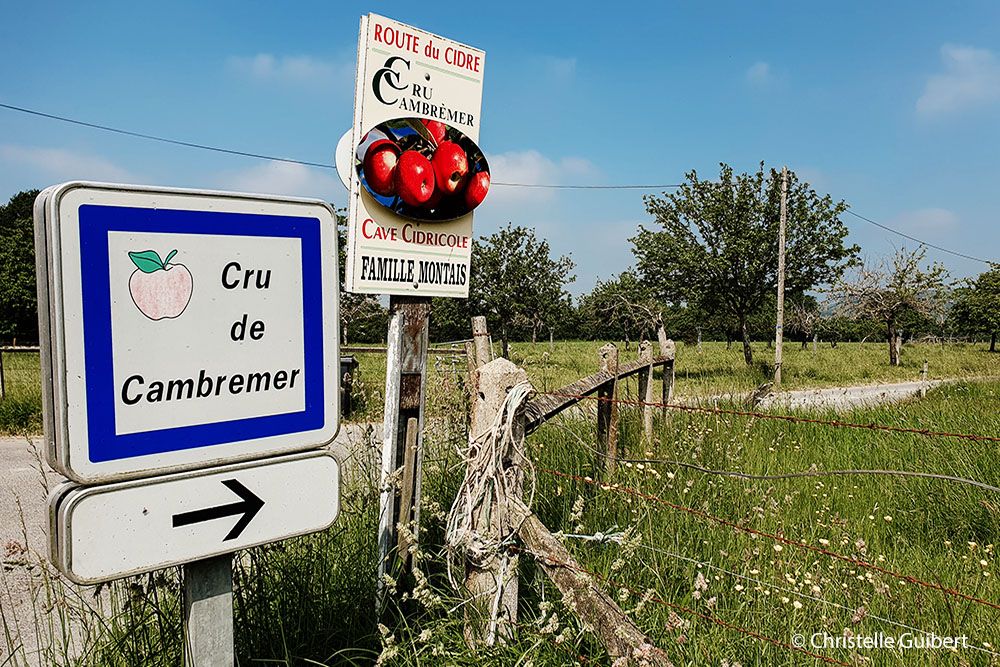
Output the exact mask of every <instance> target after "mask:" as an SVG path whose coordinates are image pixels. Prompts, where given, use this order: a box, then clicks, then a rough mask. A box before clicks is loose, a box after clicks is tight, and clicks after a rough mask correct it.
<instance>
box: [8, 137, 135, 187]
mask: <svg viewBox="0 0 1000 667" xmlns="http://www.w3.org/2000/svg"><path fill="white" fill-rule="evenodd" d="M0 161H2V162H7V163H9V164H11V165H13V166H17V167H20V168H25V167H26V168H28V169H31V170H34V171H36V172H38V174H39V176H40V177H42V178H45V179H47V180H52V181H68V180H77V179H79V180H90V181H114V182H118V183H122V182H128V181H132V180H134V178H133V177H132V176H131V175H130V174H129V172H128V171H126V170H125V169H123V168H121V167H119V166H117V165H116V164H114V163H112V162H111V161H109V160H107V159H105V158H102V157H100V156H97V155H88V154H86V153H77V152H75V151H70V150H66V149H63V148H43V147H40V146H16V145H13V144H0Z"/></svg>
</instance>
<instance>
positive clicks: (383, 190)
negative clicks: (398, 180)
mask: <svg viewBox="0 0 1000 667" xmlns="http://www.w3.org/2000/svg"><path fill="white" fill-rule="evenodd" d="M398 161H399V146H397V145H396V144H394V143H393V142H391V141H389V140H388V139H379V140H378V141H375V142H372V145H371V146H369V147H368V150H367V151H365V159H364V162H363V164H362V166H363V168H364V171H365V180H366V181H367V182H368V187H370V188H371V189H372V190H373V191H375V192H376V193H378V194H380V195H385V196H390V195H394V194H396V184H395V180H394V178H393V177H394V176H395V172H396V163H397V162H398Z"/></svg>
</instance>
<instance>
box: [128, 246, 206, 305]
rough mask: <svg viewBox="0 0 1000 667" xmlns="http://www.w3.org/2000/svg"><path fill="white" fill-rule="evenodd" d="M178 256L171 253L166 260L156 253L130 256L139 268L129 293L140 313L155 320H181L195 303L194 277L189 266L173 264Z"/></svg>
mask: <svg viewBox="0 0 1000 667" xmlns="http://www.w3.org/2000/svg"><path fill="white" fill-rule="evenodd" d="M176 254H177V251H176V250H171V251H170V253H169V254H168V255H167V258H166V259H162V260H161V259H160V255H159V254H158V253H157V252H156V251H155V250H144V251H142V252H130V253H129V254H128V256H129V259H131V260H132V263H133V264H135V267H136V268H135V271H133V272H132V275H131V276H129V279H128V292H129V294H130V295H131V296H132V302H133V303H134V304H135V307H136V308H138V309H139V312H140V313H142V314H143V315H145V316H146V317H148V318H149V319H151V320H153V321H156V320H165V319H167V320H169V319H173V318H175V317H179V316H180V314H181V313H183V312H184V310H185V309H186V308H187V306H188V304H189V303H190V302H191V295H192V293H193V292H194V278H193V277H192V276H191V272H190V271H188V269H187V267H186V266H184V265H183V264H174V263H172V262H171V261H170V260H172V259H173V258H174V255H176Z"/></svg>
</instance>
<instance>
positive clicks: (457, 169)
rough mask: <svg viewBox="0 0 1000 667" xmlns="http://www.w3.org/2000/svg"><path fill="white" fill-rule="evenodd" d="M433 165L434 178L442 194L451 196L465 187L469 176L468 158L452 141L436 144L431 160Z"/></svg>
mask: <svg viewBox="0 0 1000 667" xmlns="http://www.w3.org/2000/svg"><path fill="white" fill-rule="evenodd" d="M431 164H433V165H434V178H435V182H436V183H437V187H439V188H440V189H441V190H442V192H443V193H444V194H446V195H453V194H455V193H456V192H458V191H459V190H460V189H461V188H462V187H464V186H465V179H466V177H467V176H468V175H469V158H468V156H467V155H466V154H465V150H463V149H462V147H461V146H459V145H458V144H456V143H455V142H454V141H444V142H442V143H440V144H438V147H437V150H435V151H434V157H433V158H431Z"/></svg>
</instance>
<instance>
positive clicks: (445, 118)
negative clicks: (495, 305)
mask: <svg viewBox="0 0 1000 667" xmlns="http://www.w3.org/2000/svg"><path fill="white" fill-rule="evenodd" d="M485 59H486V54H485V53H484V52H483V51H480V50H478V49H474V48H472V47H469V46H466V45H464V44H460V43H458V42H454V41H452V40H449V39H445V38H443V37H439V36H437V35H433V34H431V33H428V32H424V31H422V30H418V29H417V28H413V27H410V26H408V25H405V24H402V23H399V22H397V21H393V20H391V19H387V18H384V17H382V16H377V15H374V14H370V15H368V16H366V17H362V19H361V34H360V39H359V43H358V70H357V80H356V84H355V86H356V88H355V103H354V125H353V127H352V143H351V146H352V148H353V149H354V150H352V152H351V160H350V166H351V174H350V189H351V197H350V212H349V231H348V248H347V267H346V268H347V271H346V273H347V289H348V290H349V291H352V292H360V293H369V294H397V295H412V296H447V297H467V296H468V294H469V262H470V259H471V255H472V211H473V209H475V208H476V206H478V205H479V204H480V203H481V202H482V200H483V198H484V197H485V196H486V193H487V191H488V190H489V179H490V175H489V166H488V165H487V163H486V158H485V156H484V155H483V152H482V150H481V149H480V148H479V146H478V141H479V127H480V110H481V107H482V91H483V69H484V66H485Z"/></svg>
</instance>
